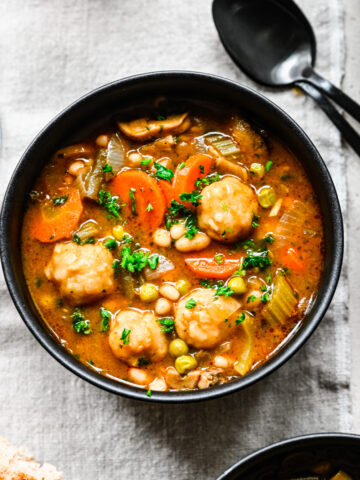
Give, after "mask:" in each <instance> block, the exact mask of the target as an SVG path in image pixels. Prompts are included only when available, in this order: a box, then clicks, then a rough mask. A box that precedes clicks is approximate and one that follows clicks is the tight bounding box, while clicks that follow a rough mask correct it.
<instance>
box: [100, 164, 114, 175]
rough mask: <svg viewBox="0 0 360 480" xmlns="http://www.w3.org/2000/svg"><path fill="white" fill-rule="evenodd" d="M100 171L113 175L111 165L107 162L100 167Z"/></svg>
mask: <svg viewBox="0 0 360 480" xmlns="http://www.w3.org/2000/svg"><path fill="white" fill-rule="evenodd" d="M102 171H103V172H104V173H106V172H109V173H111V175H114V170H113V167H112V166H111V165H109V164H108V163H105V165H104V166H103V167H102Z"/></svg>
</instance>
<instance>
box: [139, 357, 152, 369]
mask: <svg viewBox="0 0 360 480" xmlns="http://www.w3.org/2000/svg"><path fill="white" fill-rule="evenodd" d="M149 363H150V360H149V359H148V358H144V357H140V358H138V367H144V366H145V365H149Z"/></svg>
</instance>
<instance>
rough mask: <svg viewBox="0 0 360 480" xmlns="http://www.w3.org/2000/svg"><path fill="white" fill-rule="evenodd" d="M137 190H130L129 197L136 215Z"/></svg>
mask: <svg viewBox="0 0 360 480" xmlns="http://www.w3.org/2000/svg"><path fill="white" fill-rule="evenodd" d="M135 192H136V189H135V188H130V190H129V197H130V200H131V211H132V213H133V214H134V215H136V198H135Z"/></svg>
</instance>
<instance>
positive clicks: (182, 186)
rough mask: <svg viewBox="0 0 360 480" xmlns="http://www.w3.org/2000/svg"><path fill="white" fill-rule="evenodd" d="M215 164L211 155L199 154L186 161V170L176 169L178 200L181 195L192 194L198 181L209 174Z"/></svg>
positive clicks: (174, 183)
mask: <svg viewBox="0 0 360 480" xmlns="http://www.w3.org/2000/svg"><path fill="white" fill-rule="evenodd" d="M213 162H214V159H213V158H212V157H210V156H209V155H204V154H202V153H198V154H196V155H192V156H191V157H190V158H189V159H188V160H187V161H186V164H185V167H184V168H179V167H178V168H177V169H176V171H175V176H174V181H173V187H174V191H175V195H176V199H177V200H179V195H180V194H181V193H191V192H192V191H193V190H194V189H195V188H196V186H195V182H196V180H197V179H198V178H203V177H205V176H206V175H208V174H209V172H210V170H211V166H212V164H213Z"/></svg>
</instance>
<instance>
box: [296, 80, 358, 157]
mask: <svg viewBox="0 0 360 480" xmlns="http://www.w3.org/2000/svg"><path fill="white" fill-rule="evenodd" d="M296 85H297V86H298V87H300V88H301V90H303V91H304V92H305V93H307V94H308V95H309V96H310V97H311V98H312V99H313V100H315V102H316V103H317V104H318V105H319V106H320V107H321V108H322V110H323V111H324V112H325V113H326V115H327V116H328V117H329V119H330V120H331V121H332V122H333V124H334V125H335V126H336V127H337V128H338V129H339V130H340V132H341V133H342V135H343V137H344V138H345V140H346V141H347V142H348V144H349V145H351V146H352V148H353V149H354V150H355V152H356V153H357V154H358V155H359V156H360V135H359V134H358V133H357V132H356V130H354V129H353V127H352V126H351V125H350V123H349V122H348V121H347V120H345V118H344V117H343V116H342V115H341V114H340V113H339V112H338V111H337V110H336V108H335V107H334V105H333V104H332V103H331V102H330V101H329V100H328V99H327V98H326V97H325V95H323V94H322V93H321V92H320V91H319V90H318V89H317V88H314V87H313V86H312V85H310V84H309V83H306V82H302V81H301V82H296Z"/></svg>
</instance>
